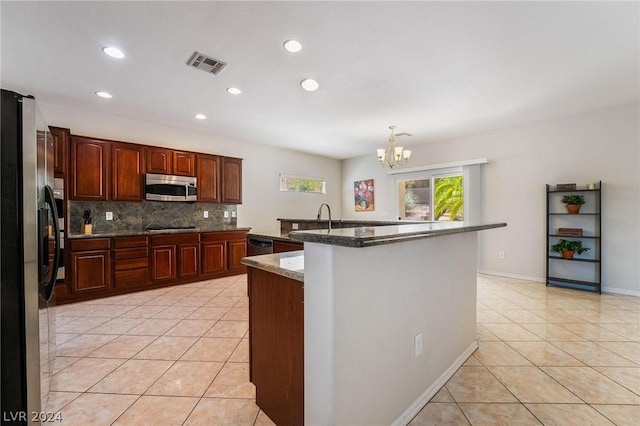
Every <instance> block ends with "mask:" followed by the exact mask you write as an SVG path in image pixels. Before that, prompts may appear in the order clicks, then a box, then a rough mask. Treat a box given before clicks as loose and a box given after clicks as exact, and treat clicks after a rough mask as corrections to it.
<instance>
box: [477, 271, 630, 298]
mask: <svg viewBox="0 0 640 426" xmlns="http://www.w3.org/2000/svg"><path fill="white" fill-rule="evenodd" d="M478 273H479V274H483V275H495V276H497V277H505V278H514V279H516V280H525V281H534V282H538V283H546V280H545V279H544V278H540V277H529V276H526V275H517V274H509V273H506V272H497V271H485V270H478ZM602 292H603V293H613V294H623V295H625V296H635V297H640V291H638V290H629V289H626V288H619V287H610V286H603V287H602Z"/></svg>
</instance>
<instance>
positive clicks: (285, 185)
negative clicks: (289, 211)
mask: <svg viewBox="0 0 640 426" xmlns="http://www.w3.org/2000/svg"><path fill="white" fill-rule="evenodd" d="M280 191H285V192H308V193H313V194H326V193H327V181H326V180H324V179H317V178H310V177H302V176H292V175H285V174H282V173H281V174H280Z"/></svg>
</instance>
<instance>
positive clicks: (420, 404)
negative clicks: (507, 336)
mask: <svg viewBox="0 0 640 426" xmlns="http://www.w3.org/2000/svg"><path fill="white" fill-rule="evenodd" d="M476 349H478V341H477V340H474V341H473V343H472V344H471V346H469V347H468V348H467V349H466V350H465V351H464V352H463V353H462V354H461V355H460V356H459V357H458V358H456V360H455V361H454V362H453V364H451V365H450V366H449V368H447V369H446V370H445V371H444V373H442V375H441V376H440V377H438V379H437V380H436V381H435V382H433V383H432V384H431V386H429V387H428V388H427V390H425V391H424V392H423V393H422V395H420V396H419V397H418V399H416V400H415V401H414V402H413V404H411V405H410V406H409V407H408V408H407V409H406V410H405V412H404V413H402V414H401V415H400V417H398V418H397V419H396V420H395V421H394V422H393V423H392V424H391V425H392V426H405V425H408V424H409V422H410V421H411V419H413V418H414V417H415V416H416V415H417V414H418V413H419V412H420V411H421V410H422V409H423V408H424V406H425V405H427V403H428V402H429V401H430V400H431V398H433V396H434V395H435V394H436V393H438V391H439V390H440V388H442V386H444V385H445V383H447V381H448V380H449V379H450V378H451V377H452V376H453V375H454V374H455V373H456V371H458V368H460V367H461V366H462V364H464V363H465V361H466V360H467V359H468V358H469V357H470V356H471V354H472V353H473V352H474V351H475V350H476Z"/></svg>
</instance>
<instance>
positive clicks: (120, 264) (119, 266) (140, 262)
mask: <svg viewBox="0 0 640 426" xmlns="http://www.w3.org/2000/svg"><path fill="white" fill-rule="evenodd" d="M147 267H149V258H148V257H141V258H139V259H122V260H116V261H115V268H114V269H115V270H116V271H126V270H128V269H138V268H147Z"/></svg>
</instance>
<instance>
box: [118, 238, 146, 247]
mask: <svg viewBox="0 0 640 426" xmlns="http://www.w3.org/2000/svg"><path fill="white" fill-rule="evenodd" d="M148 244H149V237H147V236H146V235H143V236H140V237H121V238H114V239H113V248H114V249H120V248H129V247H146V246H147V245H148Z"/></svg>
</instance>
